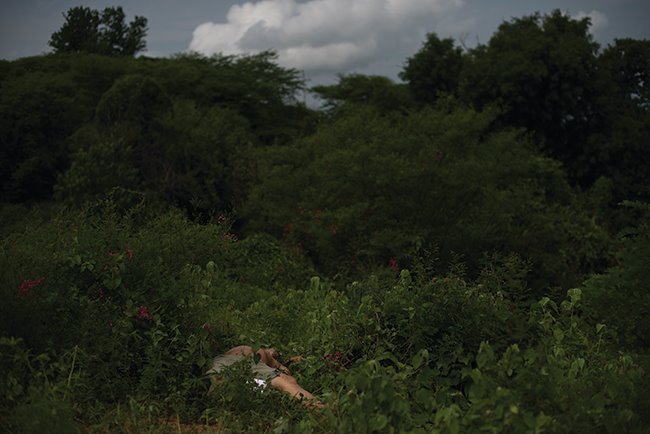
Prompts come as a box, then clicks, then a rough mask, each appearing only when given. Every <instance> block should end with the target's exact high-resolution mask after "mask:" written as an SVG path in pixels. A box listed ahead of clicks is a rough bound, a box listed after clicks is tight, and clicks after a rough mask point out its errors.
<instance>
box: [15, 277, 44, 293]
mask: <svg viewBox="0 0 650 434" xmlns="http://www.w3.org/2000/svg"><path fill="white" fill-rule="evenodd" d="M44 280H45V277H40V278H38V279H33V280H31V279H25V280H23V281H22V282H20V285H18V294H20V295H23V296H24V295H27V294H28V293H29V290H30V289H32V288H34V287H36V286H38V285H40V284H41V283H43V281H44Z"/></svg>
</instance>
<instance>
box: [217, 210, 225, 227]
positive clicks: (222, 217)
mask: <svg viewBox="0 0 650 434" xmlns="http://www.w3.org/2000/svg"><path fill="white" fill-rule="evenodd" d="M225 222H226V215H225V214H224V213H221V214H219V215H218V216H217V224H218V225H222V224H224V223H225Z"/></svg>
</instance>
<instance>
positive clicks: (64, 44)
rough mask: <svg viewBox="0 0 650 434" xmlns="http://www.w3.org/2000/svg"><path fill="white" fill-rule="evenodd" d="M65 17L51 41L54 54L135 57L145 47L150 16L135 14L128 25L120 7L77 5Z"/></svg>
mask: <svg viewBox="0 0 650 434" xmlns="http://www.w3.org/2000/svg"><path fill="white" fill-rule="evenodd" d="M64 18H65V23H64V24H63V26H61V29H59V30H58V31H56V32H54V33H53V34H52V37H51V39H50V41H49V45H50V46H51V47H52V48H53V49H54V52H55V53H95V54H104V55H112V56H115V55H122V56H133V55H135V54H136V53H138V52H140V51H143V50H144V49H145V47H146V41H145V39H144V38H145V37H146V35H147V19H146V18H144V17H141V16H136V17H135V18H134V20H133V21H131V22H130V23H129V24H128V25H127V24H126V22H125V18H126V15H125V14H124V11H123V10H122V8H121V7H120V6H118V7H107V8H105V9H104V10H103V11H102V12H101V13H100V12H99V11H98V10H95V9H90V8H89V7H85V6H76V7H73V8H71V9H69V10H68V11H67V12H66V13H65V14H64Z"/></svg>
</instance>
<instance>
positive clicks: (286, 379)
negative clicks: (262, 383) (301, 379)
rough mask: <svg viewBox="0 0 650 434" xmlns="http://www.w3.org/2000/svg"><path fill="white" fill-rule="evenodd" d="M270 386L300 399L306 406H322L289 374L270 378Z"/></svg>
mask: <svg viewBox="0 0 650 434" xmlns="http://www.w3.org/2000/svg"><path fill="white" fill-rule="evenodd" d="M271 386H273V387H274V388H276V389H278V390H281V391H282V392H285V393H288V394H289V395H290V396H292V397H293V398H296V399H298V400H300V401H301V402H302V403H303V404H304V405H305V406H306V407H309V408H322V407H323V404H322V403H321V402H320V401H319V400H318V399H316V397H315V396H314V395H312V394H311V393H309V392H308V391H306V390H305V389H303V388H302V386H300V384H298V381H297V380H296V379H295V378H294V377H293V376H291V375H287V374H280V375H278V376H277V377H275V378H273V379H272V380H271Z"/></svg>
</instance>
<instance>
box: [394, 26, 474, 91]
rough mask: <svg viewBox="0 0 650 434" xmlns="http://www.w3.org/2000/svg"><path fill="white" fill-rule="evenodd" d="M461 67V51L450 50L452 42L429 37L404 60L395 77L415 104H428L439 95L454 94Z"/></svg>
mask: <svg viewBox="0 0 650 434" xmlns="http://www.w3.org/2000/svg"><path fill="white" fill-rule="evenodd" d="M462 67H463V51H462V49H461V48H459V47H455V46H454V40H453V39H451V38H447V39H440V38H438V36H437V35H436V34H435V33H430V34H429V35H427V40H426V41H425V42H424V45H423V46H422V48H421V49H420V51H418V52H417V53H415V54H414V55H413V57H410V58H408V59H407V60H406V65H405V66H404V70H403V71H402V72H400V74H399V76H400V78H401V79H402V80H404V81H406V82H407V83H408V87H409V89H410V90H411V93H412V94H413V96H414V97H415V98H416V99H417V100H419V101H421V102H424V103H432V102H434V101H435V100H436V99H438V98H439V97H440V96H441V95H443V94H447V95H456V94H457V93H458V84H459V77H460V73H461V70H462Z"/></svg>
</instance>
